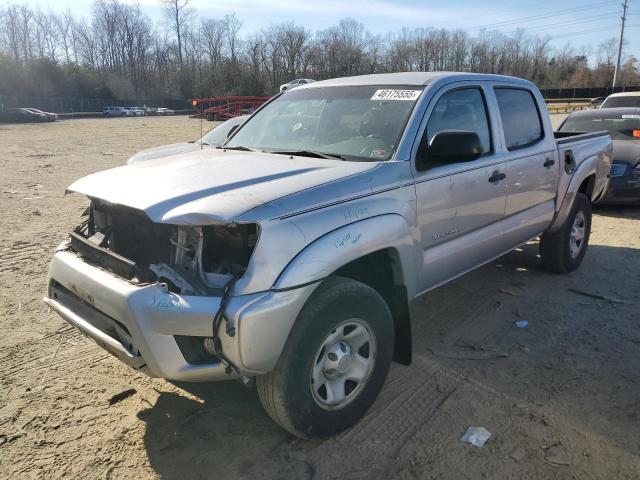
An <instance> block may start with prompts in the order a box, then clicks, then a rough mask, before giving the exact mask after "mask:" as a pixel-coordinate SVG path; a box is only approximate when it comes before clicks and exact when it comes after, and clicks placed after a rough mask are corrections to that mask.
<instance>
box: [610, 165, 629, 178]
mask: <svg viewBox="0 0 640 480" xmlns="http://www.w3.org/2000/svg"><path fill="white" fill-rule="evenodd" d="M626 169H627V164H626V163H614V164H612V165H611V171H610V172H609V176H610V177H612V178H613V177H621V176H623V175H624V172H625V171H626Z"/></svg>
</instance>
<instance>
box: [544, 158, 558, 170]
mask: <svg viewBox="0 0 640 480" xmlns="http://www.w3.org/2000/svg"><path fill="white" fill-rule="evenodd" d="M555 164H556V161H555V160H554V159H553V158H547V159H546V160H545V161H544V166H545V167H546V168H549V167H552V166H553V165H555Z"/></svg>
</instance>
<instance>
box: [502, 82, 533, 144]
mask: <svg viewBox="0 0 640 480" xmlns="http://www.w3.org/2000/svg"><path fill="white" fill-rule="evenodd" d="M495 92H496V99H497V100H498V107H499V109H500V117H501V118H502V128H503V129H504V137H505V141H506V142H507V148H508V149H509V150H514V149H516V148H522V147H526V146H528V145H532V144H534V143H536V142H537V141H538V140H540V139H541V138H542V137H543V130H542V122H541V120H540V112H539V111H538V106H537V104H536V101H535V99H534V98H533V95H532V94H531V92H530V91H528V90H521V89H517V88H496V89H495Z"/></svg>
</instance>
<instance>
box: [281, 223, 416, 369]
mask: <svg viewBox="0 0 640 480" xmlns="http://www.w3.org/2000/svg"><path fill="white" fill-rule="evenodd" d="M418 250H419V249H418ZM418 250H416V245H415V243H414V240H413V237H412V235H411V229H410V228H409V224H408V222H407V221H406V220H405V218H404V217H402V216H401V215H398V214H384V215H379V216H375V217H370V218H367V219H364V220H360V221H357V222H354V223H351V224H348V225H345V226H342V227H340V228H338V229H336V230H334V231H332V232H329V233H327V234H325V235H323V236H322V237H320V238H318V239H317V240H315V241H314V242H312V243H311V244H309V245H307V246H306V247H305V248H304V249H303V250H302V251H301V252H300V253H299V254H298V255H297V256H296V257H295V258H294V259H293V260H292V261H291V262H290V263H289V265H287V267H286V268H285V269H284V271H283V272H282V273H281V274H280V276H279V277H278V279H277V280H276V282H275V284H274V289H276V290H286V289H291V288H295V287H296V286H299V285H304V284H308V283H311V282H318V281H322V280H323V279H325V278H327V277H330V276H343V277H346V278H351V279H353V280H357V281H360V282H362V283H364V284H365V285H368V286H370V287H371V288H373V289H374V290H376V291H377V292H378V293H379V294H380V295H381V296H382V297H383V299H384V300H385V301H386V302H387V304H388V305H389V309H390V310H391V314H392V318H393V322H394V330H395V335H396V343H395V347H394V360H395V361H397V362H399V363H403V364H407V365H408V364H409V363H410V362H411V322H410V316H409V303H410V300H411V299H412V298H413V297H414V296H415V292H416V289H417V278H418V269H417V265H419V264H420V262H419V261H418V260H419V259H416V258H414V257H415V254H416V252H417V251H418Z"/></svg>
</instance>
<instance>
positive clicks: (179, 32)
mask: <svg viewBox="0 0 640 480" xmlns="http://www.w3.org/2000/svg"><path fill="white" fill-rule="evenodd" d="M160 3H161V4H162V5H163V7H164V13H165V16H166V17H167V19H168V20H169V21H170V22H171V28H172V29H173V32H174V33H175V35H176V40H177V41H178V63H179V64H180V68H182V65H183V62H182V36H183V32H184V29H185V26H186V24H187V23H188V22H189V21H190V20H191V19H192V18H193V15H194V14H195V11H194V10H193V9H192V8H191V7H189V0H160Z"/></svg>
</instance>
